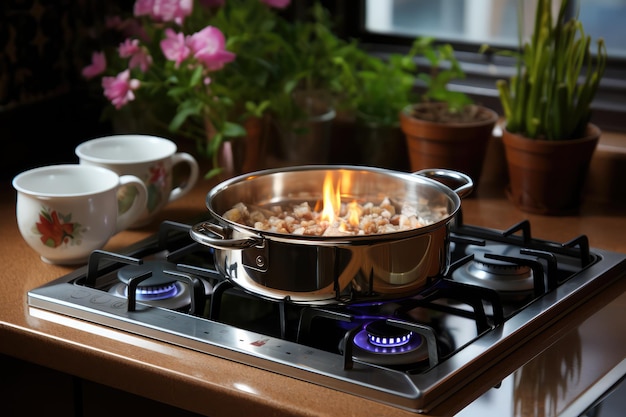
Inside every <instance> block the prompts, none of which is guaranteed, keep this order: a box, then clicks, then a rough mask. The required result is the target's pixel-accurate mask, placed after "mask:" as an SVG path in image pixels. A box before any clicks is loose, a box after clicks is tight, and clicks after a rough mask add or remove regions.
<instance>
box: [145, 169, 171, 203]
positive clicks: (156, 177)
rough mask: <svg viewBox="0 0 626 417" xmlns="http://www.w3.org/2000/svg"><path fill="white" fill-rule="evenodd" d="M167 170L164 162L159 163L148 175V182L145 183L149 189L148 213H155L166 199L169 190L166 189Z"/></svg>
mask: <svg viewBox="0 0 626 417" xmlns="http://www.w3.org/2000/svg"><path fill="white" fill-rule="evenodd" d="M166 180H167V170H166V169H165V165H164V164H163V162H158V163H156V164H154V165H153V166H151V167H150V172H149V173H148V180H147V181H145V183H146V188H147V189H148V211H149V212H153V211H154V210H156V209H157V208H158V206H159V204H161V202H162V201H163V199H164V198H166V193H167V192H168V190H166V189H165V186H166V185H167V181H166Z"/></svg>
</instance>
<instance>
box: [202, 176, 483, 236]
mask: <svg viewBox="0 0 626 417" xmlns="http://www.w3.org/2000/svg"><path fill="white" fill-rule="evenodd" d="M328 170H333V171H341V170H348V171H367V172H371V173H375V174H380V175H387V176H390V177H394V178H399V179H401V180H404V181H407V182H410V183H416V184H421V185H424V184H426V185H428V186H430V187H434V188H435V189H436V191H439V192H441V193H444V194H445V195H446V196H447V197H448V198H449V199H450V201H451V208H450V207H449V209H448V215H447V216H446V217H444V218H442V219H441V220H438V221H436V222H434V223H432V224H429V225H426V226H421V227H418V228H414V229H409V230H400V231H394V232H387V233H380V234H369V235H347V236H315V235H313V236H309V235H307V236H303V235H293V234H287V233H278V232H272V231H266V230H259V229H256V228H254V227H251V226H247V225H243V224H240V223H237V222H235V221H232V220H228V219H225V218H224V217H223V215H222V213H217V212H216V211H215V210H214V209H213V206H212V201H213V199H214V198H215V196H217V195H218V194H219V193H222V192H227V191H226V190H227V189H228V188H229V187H232V186H234V185H236V184H239V183H242V182H245V181H253V180H254V179H255V178H258V177H266V176H270V175H274V174H288V173H290V172H302V171H328ZM423 171H435V172H436V171H438V170H436V169H435V170H423ZM439 171H447V172H454V171H451V170H439ZM420 173H422V171H418V172H415V173H410V172H401V171H393V170H390V169H386V168H378V167H368V166H355V165H301V166H290V167H283V168H270V169H264V170H260V171H255V172H251V173H246V174H242V175H239V176H236V177H233V178H230V179H227V180H225V181H222V182H221V183H219V184H217V185H216V186H215V187H213V188H212V189H211V190H210V191H209V192H208V193H207V196H206V206H207V208H208V210H209V213H210V214H211V216H212V217H213V218H215V219H216V220H217V221H219V222H220V223H221V224H222V225H223V226H225V227H228V228H230V229H232V230H234V231H236V232H238V233H241V234H242V235H244V236H249V237H252V238H257V239H264V238H268V239H270V240H272V241H277V242H284V243H293V242H294V241H298V242H299V243H301V244H310V245H325V246H326V245H328V246H339V245H354V244H370V243H371V242H372V241H376V242H381V241H387V240H397V239H402V238H406V237H410V236H414V235H416V234H426V233H429V232H430V231H432V230H435V229H438V228H440V227H442V226H445V225H446V224H448V223H449V222H450V221H451V219H452V218H453V217H454V216H455V215H456V213H457V212H458V211H459V209H460V208H461V197H460V196H459V194H457V192H456V191H455V190H452V189H451V188H450V187H448V186H446V185H445V184H443V183H441V182H439V181H437V180H435V179H432V178H429V177H426V176H424V175H421V174H420ZM461 175H462V174H461ZM464 177H465V176H464ZM470 181H471V180H470ZM320 190H321V189H320Z"/></svg>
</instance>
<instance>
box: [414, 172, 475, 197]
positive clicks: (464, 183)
mask: <svg viewBox="0 0 626 417" xmlns="http://www.w3.org/2000/svg"><path fill="white" fill-rule="evenodd" d="M413 174H415V175H421V176H422V177H426V178H430V179H433V180H436V181H439V182H441V183H442V184H444V185H446V186H448V187H450V188H452V190H453V191H454V192H455V193H457V194H458V195H459V197H461V198H463V197H466V196H468V195H469V194H470V193H471V192H472V190H473V189H474V181H472V179H471V178H470V176H469V175H465V174H463V173H462V172H458V171H454V170H451V169H445V168H429V169H422V170H420V171H416V172H414V173H413ZM450 182H452V183H454V184H460V185H459V186H458V187H457V188H453V187H452V186H450V185H448V184H449V183H450Z"/></svg>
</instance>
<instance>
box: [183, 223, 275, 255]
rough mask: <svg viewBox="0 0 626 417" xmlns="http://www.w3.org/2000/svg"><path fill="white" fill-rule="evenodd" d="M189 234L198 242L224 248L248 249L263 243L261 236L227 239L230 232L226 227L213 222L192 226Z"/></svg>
mask: <svg viewBox="0 0 626 417" xmlns="http://www.w3.org/2000/svg"><path fill="white" fill-rule="evenodd" d="M209 233H210V234H211V235H215V236H218V238H215V237H212V236H211V235H209ZM189 235H190V236H191V238H192V239H193V240H195V241H196V242H198V243H202V244H203V245H207V246H211V247H213V248H216V249H223V250H233V249H247V248H251V247H253V246H258V245H261V244H262V243H263V239H262V238H261V237H257V238H255V237H247V238H244V239H227V238H226V236H227V235H228V233H226V229H225V228H223V227H222V226H219V225H217V224H214V223H211V222H202V223H198V224H196V225H194V226H192V227H191V229H190V230H189Z"/></svg>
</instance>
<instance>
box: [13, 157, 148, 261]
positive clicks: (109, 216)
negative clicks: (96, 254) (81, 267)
mask: <svg viewBox="0 0 626 417" xmlns="http://www.w3.org/2000/svg"><path fill="white" fill-rule="evenodd" d="M122 187H126V188H130V187H132V188H134V189H135V190H136V195H137V197H136V198H135V199H134V200H133V204H132V205H131V206H130V207H129V209H128V210H127V211H126V212H124V213H120V212H119V206H118V191H120V190H121V189H122ZM13 188H15V189H16V190H17V205H16V217H17V224H18V227H19V230H20V233H21V234H22V236H23V237H24V240H26V243H28V245H29V246H30V247H31V248H33V249H34V250H35V251H36V252H37V253H39V255H40V257H41V259H42V260H43V261H45V262H48V263H53V264H63V265H75V264H80V263H86V262H87V259H88V257H89V254H90V253H91V252H93V251H94V250H96V249H101V248H103V247H104V245H105V244H106V243H107V242H108V241H109V239H110V238H111V237H112V236H113V235H115V234H116V233H118V232H120V231H122V230H124V229H127V228H128V227H129V226H130V225H132V224H133V223H134V222H136V221H137V219H138V218H139V217H140V216H141V215H142V213H143V212H144V210H145V207H146V202H147V198H148V197H147V196H148V191H147V190H146V186H145V185H144V183H143V181H142V180H141V179H139V178H138V177H136V176H133V175H123V176H119V175H118V174H117V173H115V172H113V171H111V170H109V169H106V168H102V167H96V166H87V165H79V164H64V165H50V166H45V167H40V168H34V169H31V170H28V171H24V172H22V173H20V174H18V175H17V176H15V177H14V178H13Z"/></svg>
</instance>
